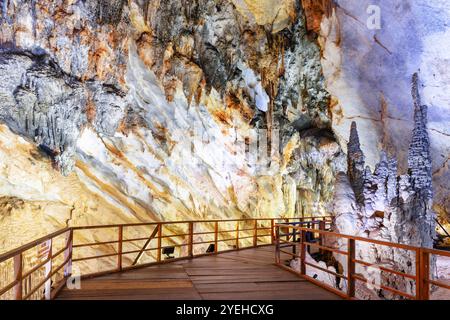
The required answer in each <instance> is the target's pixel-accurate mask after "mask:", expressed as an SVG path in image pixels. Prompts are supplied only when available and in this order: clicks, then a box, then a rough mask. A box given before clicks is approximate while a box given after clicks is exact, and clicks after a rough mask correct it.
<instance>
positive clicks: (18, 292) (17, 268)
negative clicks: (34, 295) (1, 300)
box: [14, 253, 22, 300]
mask: <svg viewBox="0 0 450 320" xmlns="http://www.w3.org/2000/svg"><path fill="white" fill-rule="evenodd" d="M14 279H15V280H16V281H17V284H16V285H15V286H14V299H15V300H22V253H18V254H16V255H15V256H14Z"/></svg>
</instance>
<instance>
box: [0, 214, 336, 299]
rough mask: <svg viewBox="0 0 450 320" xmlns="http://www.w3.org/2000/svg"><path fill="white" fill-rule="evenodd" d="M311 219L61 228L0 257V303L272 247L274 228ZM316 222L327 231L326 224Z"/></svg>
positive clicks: (46, 296)
mask: <svg viewBox="0 0 450 320" xmlns="http://www.w3.org/2000/svg"><path fill="white" fill-rule="evenodd" d="M316 219H317V218H289V219H276V218H257V219H232V220H196V221H173V222H149V223H134V224H115V225H99V226H82V227H78V226H77V227H71V228H66V229H63V230H60V231H57V232H55V233H53V234H50V235H47V236H45V237H42V238H40V239H37V240H35V241H33V242H31V243H29V244H26V245H24V246H22V247H20V248H17V249H14V250H12V251H10V252H7V253H5V254H2V255H0V300H4V299H18V300H21V299H52V298H53V297H55V296H56V294H57V293H58V291H59V290H60V289H61V288H62V287H64V285H65V284H66V282H67V280H68V279H69V278H73V277H74V276H77V277H80V278H85V277H93V276H99V275H103V274H108V273H113V272H120V271H124V270H130V269H134V268H139V267H145V266H150V265H153V264H160V263H167V262H172V261H176V260H179V259H186V258H192V257H198V256H204V255H209V254H216V253H219V252H226V251H232V250H239V249H244V248H251V247H257V246H262V245H270V244H273V243H274V239H275V224H276V223H279V222H283V223H295V222H300V221H302V222H308V221H311V222H313V221H315V220H316ZM321 221H323V222H322V223H324V224H327V225H328V224H330V223H331V218H330V217H328V218H322V219H321ZM172 251H173V253H172ZM81 271H82V272H81Z"/></svg>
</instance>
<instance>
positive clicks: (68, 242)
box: [64, 229, 73, 278]
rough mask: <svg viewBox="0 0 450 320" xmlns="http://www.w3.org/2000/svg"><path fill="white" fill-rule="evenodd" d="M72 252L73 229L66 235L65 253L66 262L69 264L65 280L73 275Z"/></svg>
mask: <svg viewBox="0 0 450 320" xmlns="http://www.w3.org/2000/svg"><path fill="white" fill-rule="evenodd" d="M72 251H73V229H70V230H69V231H68V233H67V234H66V250H65V251H64V261H67V264H66V265H65V266H64V278H68V277H70V276H71V275H72Z"/></svg>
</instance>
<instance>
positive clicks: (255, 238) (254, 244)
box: [253, 219, 258, 247]
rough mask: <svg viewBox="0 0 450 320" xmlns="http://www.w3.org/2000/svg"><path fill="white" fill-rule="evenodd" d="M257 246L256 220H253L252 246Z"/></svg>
mask: <svg viewBox="0 0 450 320" xmlns="http://www.w3.org/2000/svg"><path fill="white" fill-rule="evenodd" d="M257 245H258V220H257V219H255V225H254V226H253V246H254V247H256V246H257Z"/></svg>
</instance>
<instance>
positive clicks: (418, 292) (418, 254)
mask: <svg viewBox="0 0 450 320" xmlns="http://www.w3.org/2000/svg"><path fill="white" fill-rule="evenodd" d="M415 253H416V280H415V282H416V300H421V299H422V278H421V276H422V275H421V272H422V267H421V260H422V259H421V256H422V253H421V251H420V249H417V250H415Z"/></svg>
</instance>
